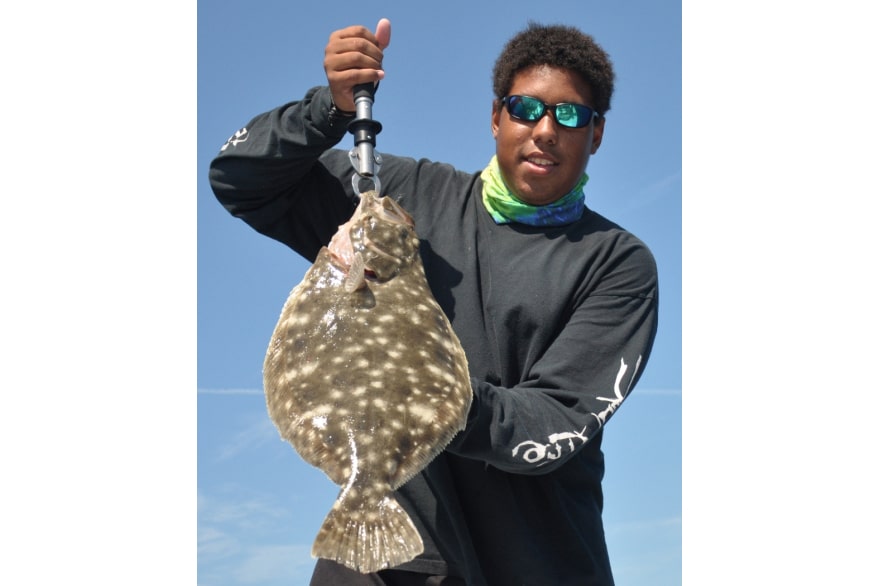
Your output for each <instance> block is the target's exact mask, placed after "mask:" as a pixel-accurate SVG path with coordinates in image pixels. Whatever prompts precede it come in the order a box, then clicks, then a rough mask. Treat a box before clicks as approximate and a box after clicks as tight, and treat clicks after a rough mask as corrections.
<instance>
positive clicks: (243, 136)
mask: <svg viewBox="0 0 879 586" xmlns="http://www.w3.org/2000/svg"><path fill="white" fill-rule="evenodd" d="M245 140H247V127H245V128H242V129H241V130H236V131H235V134H233V135H232V136H230V137H229V139H228V140H227V141H226V144H224V145H223V146H221V147H220V152H223V151H225V150H226V149H227V148H229V145H232V146H238V143H239V142H244V141H245Z"/></svg>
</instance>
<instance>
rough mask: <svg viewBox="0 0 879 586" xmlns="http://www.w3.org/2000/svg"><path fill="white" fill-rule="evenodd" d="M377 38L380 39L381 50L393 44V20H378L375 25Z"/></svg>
mask: <svg viewBox="0 0 879 586" xmlns="http://www.w3.org/2000/svg"><path fill="white" fill-rule="evenodd" d="M375 40H377V41H378V48H379V49H381V50H384V49H385V47H387V46H388V45H390V44H391V21H390V20H388V19H387V18H383V19H381V20H380V21H378V24H377V25H376V27H375Z"/></svg>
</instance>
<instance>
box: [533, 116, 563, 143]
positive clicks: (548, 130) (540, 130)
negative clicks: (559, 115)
mask: <svg viewBox="0 0 879 586" xmlns="http://www.w3.org/2000/svg"><path fill="white" fill-rule="evenodd" d="M558 130H559V129H558V122H556V121H555V118H554V117H553V113H552V111H551V110H549V109H547V111H546V112H545V113H544V114H543V116H541V117H540V120H538V121H537V122H536V123H535V124H534V129H533V130H532V131H531V134H532V136H533V138H534V142H545V143H548V144H555V143H556V142H557V141H558Z"/></svg>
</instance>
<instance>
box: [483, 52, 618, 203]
mask: <svg viewBox="0 0 879 586" xmlns="http://www.w3.org/2000/svg"><path fill="white" fill-rule="evenodd" d="M508 95H525V96H532V97H535V98H538V99H540V100H542V101H543V102H545V103H547V104H559V103H562V102H566V103H575V104H584V105H586V106H589V107H590V108H591V107H593V104H592V90H591V89H590V88H589V84H587V83H586V82H585V81H584V80H583V79H582V78H581V77H580V75H578V74H577V73H574V72H572V71H569V70H567V69H559V68H556V67H550V66H547V65H535V66H532V67H529V68H527V69H523V70H522V71H520V72H519V73H517V74H516V77H515V78H514V79H513V85H512V87H511V88H510V91H509V92H508ZM491 132H492V134H493V135H494V138H495V142H496V143H497V144H496V147H495V148H496V153H497V159H498V165H499V166H500V170H501V175H503V178H504V182H505V183H506V184H507V187H509V188H510V189H511V190H512V192H513V194H514V195H515V196H516V197H517V198H519V199H520V200H522V201H524V202H525V203H528V204H531V205H546V204H550V203H552V202H554V201H556V200H558V199H560V198H561V197H563V196H564V195H566V194H567V193H568V192H569V191H571V189H573V188H574V185H576V183H577V181H578V180H579V179H580V175H581V174H582V173H583V171H584V170H585V169H586V164H587V163H588V162H589V156H590V155H593V154H595V152H596V151H597V150H598V147H599V146H600V145H601V137H602V134H603V133H604V118H599V119H597V120H594V121H593V122H592V123H591V124H589V125H588V126H585V127H583V128H567V127H565V126H561V125H560V124H559V123H558V122H556V121H555V118H554V117H553V113H552V112H549V113H547V114H545V115H544V116H543V117H542V118H541V119H540V120H536V121H534V122H528V121H525V120H518V119H516V118H513V117H512V116H510V113H509V111H508V110H507V109H506V108H505V107H503V104H501V103H500V101H499V100H495V102H494V106H493V107H492V112H491Z"/></svg>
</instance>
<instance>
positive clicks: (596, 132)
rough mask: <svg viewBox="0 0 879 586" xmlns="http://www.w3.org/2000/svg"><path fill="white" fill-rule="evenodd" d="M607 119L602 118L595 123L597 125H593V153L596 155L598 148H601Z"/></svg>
mask: <svg viewBox="0 0 879 586" xmlns="http://www.w3.org/2000/svg"><path fill="white" fill-rule="evenodd" d="M605 120H606V118H605V117H604V116H602V117H601V118H599V119H598V120H596V121H595V124H593V125H592V153H591V154H593V155H594V154H595V153H596V152H597V151H598V147H600V146H601V138H602V137H603V136H604V122H605Z"/></svg>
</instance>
